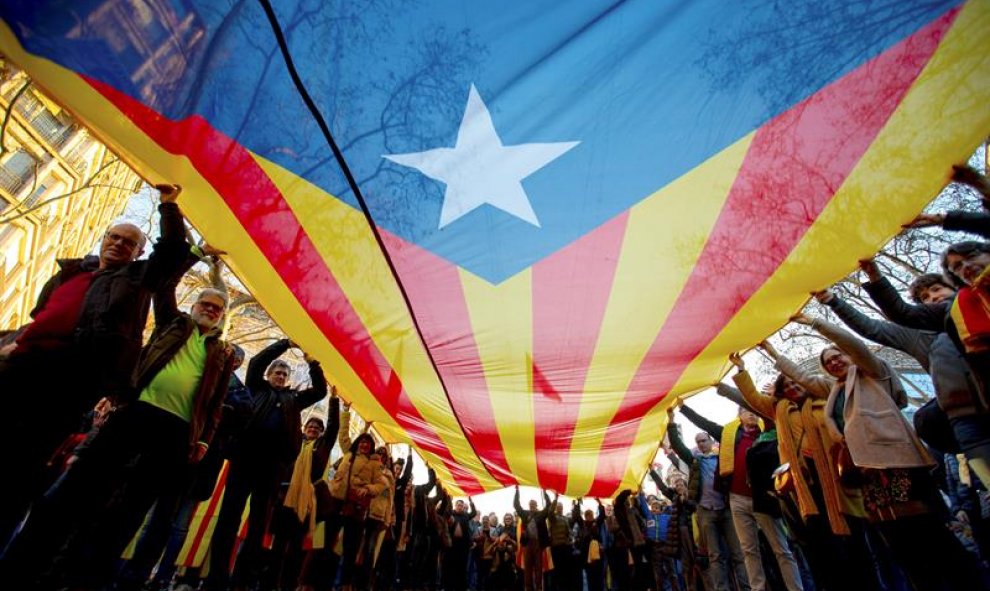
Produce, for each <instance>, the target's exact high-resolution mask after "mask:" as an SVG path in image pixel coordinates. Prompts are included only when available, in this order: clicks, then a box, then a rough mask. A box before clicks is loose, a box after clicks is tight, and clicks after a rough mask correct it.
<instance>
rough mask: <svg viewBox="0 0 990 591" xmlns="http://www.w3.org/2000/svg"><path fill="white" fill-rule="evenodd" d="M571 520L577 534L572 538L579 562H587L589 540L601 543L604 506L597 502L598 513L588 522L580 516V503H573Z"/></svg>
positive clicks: (589, 546)
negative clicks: (578, 553)
mask: <svg viewBox="0 0 990 591" xmlns="http://www.w3.org/2000/svg"><path fill="white" fill-rule="evenodd" d="M571 521H573V522H574V523H575V530H576V532H577V534H576V535H575V538H574V547H575V548H577V549H578V551H579V552H580V555H581V564H587V563H588V550H589V549H590V548H591V541H592V540H595V541H597V542H598V543H599V544H601V543H602V525H603V524H604V523H605V507H604V506H603V505H602V504H601V503H598V515H597V516H596V517H595V520H594V521H593V522H591V523H590V524H589V523H587V522H586V521H585V520H584V519H583V518H582V516H581V505H579V504H577V503H575V504H574V508H573V509H571Z"/></svg>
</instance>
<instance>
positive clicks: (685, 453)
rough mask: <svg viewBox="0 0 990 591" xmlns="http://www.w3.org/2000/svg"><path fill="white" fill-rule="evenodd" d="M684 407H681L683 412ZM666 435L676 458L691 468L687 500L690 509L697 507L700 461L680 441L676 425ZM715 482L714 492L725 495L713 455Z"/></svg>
mask: <svg viewBox="0 0 990 591" xmlns="http://www.w3.org/2000/svg"><path fill="white" fill-rule="evenodd" d="M684 408H686V407H681V410H683V409H684ZM667 435H668V437H669V438H670V447H671V448H673V450H674V453H675V454H677V457H679V458H681V459H682V460H684V462H686V463H688V464H689V465H690V466H691V470H690V472H689V475H688V499H689V500H690V501H691V502H692V504H693V505H692V509H693V508H695V507H697V504H698V503H700V502H701V494H702V492H703V491H702V489H701V461H700V460H699V459H698V456H696V455H694V453H693V452H692V451H691V450H690V449H689V448H688V446H686V445H684V441H683V440H682V439H681V433H680V430H679V429H678V428H677V426H676V425H674V424H671V426H670V428H668V429H667ZM713 457H715V461H716V464H715V482H714V484H713V488H714V489H715V492H717V493H721V494H722V495H723V496H724V495H725V491H727V490H729V487H728V486H727V483H726V482H725V480H724V479H723V478H722V477H721V476H720V475H719V473H718V456H717V455H715V456H713Z"/></svg>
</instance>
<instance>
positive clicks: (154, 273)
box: [31, 203, 189, 405]
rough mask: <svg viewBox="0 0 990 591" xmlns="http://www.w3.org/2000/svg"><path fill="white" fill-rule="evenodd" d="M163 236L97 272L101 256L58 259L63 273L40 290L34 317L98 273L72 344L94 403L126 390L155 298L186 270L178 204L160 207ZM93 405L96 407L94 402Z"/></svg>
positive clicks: (183, 238) (186, 253) (183, 228)
mask: <svg viewBox="0 0 990 591" xmlns="http://www.w3.org/2000/svg"><path fill="white" fill-rule="evenodd" d="M158 211H159V212H160V214H161V238H159V240H158V242H157V243H156V244H155V246H154V249H153V250H152V252H151V255H150V256H149V257H148V258H147V259H145V260H140V261H134V262H131V263H128V264H126V265H124V266H122V267H119V268H116V269H107V270H104V271H99V270H98V269H99V257H96V256H87V257H85V258H82V259H62V260H59V261H58V264H59V271H58V272H57V273H56V274H55V275H54V276H52V277H51V278H50V279H49V280H48V281H47V282H46V283H45V285H44V287H43V288H42V289H41V294H40V295H39V296H38V301H37V303H36V304H35V307H34V309H33V310H32V311H31V316H32V317H34V316H36V315H37V314H38V313H39V312H40V311H41V310H42V308H44V307H45V304H47V302H48V298H49V297H51V295H52V292H54V291H55V289H57V288H58V287H59V286H61V285H62V284H63V283H65V282H66V281H68V280H70V279H72V278H73V277H75V276H76V275H78V274H80V273H85V272H95V273H96V274H95V276H94V277H93V280H92V283H90V286H89V289H88V290H87V291H86V296H85V299H84V300H83V305H82V308H81V310H80V313H79V320H78V321H77V322H76V328H75V334H74V340H73V344H74V346H75V347H76V352H77V354H78V355H80V356H81V357H82V358H83V359H85V360H86V361H85V362H84V363H85V365H86V366H87V367H89V368H90V369H91V370H92V372H93V373H94V374H95V375H91V376H89V377H90V379H89V380H87V383H91V384H93V386H94V391H93V392H91V393H90V394H91V396H95V398H94V399H93V401H92V402H93V403H95V402H96V400H97V399H99V397H101V396H109V397H111V398H114V399H116V398H117V397H118V396H120V395H121V394H123V393H125V392H127V390H128V385H129V383H130V378H131V375H132V372H133V371H134V368H135V366H136V365H137V361H138V356H139V355H140V353H141V342H142V336H143V332H144V327H145V324H146V323H147V320H148V311H149V308H150V306H151V296H152V294H154V293H156V292H158V291H160V290H161V289H163V287H164V286H165V285H166V284H168V283H169V282H170V281H171V280H173V278H174V277H175V276H176V274H177V273H179V271H181V270H182V269H183V266H184V265H185V263H186V259H187V257H188V255H189V243H187V242H186V235H185V226H184V225H183V223H182V214H181V212H180V211H179V206H178V205H176V204H175V203H162V204H161V205H159V206H158ZM90 405H92V404H90Z"/></svg>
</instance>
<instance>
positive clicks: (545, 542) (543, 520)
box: [512, 488, 550, 548]
mask: <svg viewBox="0 0 990 591" xmlns="http://www.w3.org/2000/svg"><path fill="white" fill-rule="evenodd" d="M543 502H544V505H543V509H541V510H539V511H528V510H526V509H523V508H522V503H520V502H519V489H518V488H517V489H516V494H515V496H514V497H513V499H512V505H513V507H515V508H516V515H518V516H519V519H520V521H521V522H522V523H521V525H522V532H523V538H524V541H523V543H524V544H525V543H526V542H527V540H526V535H527V534H526V526H528V525H529V522H530V520H532V519H535V520H536V532H537V536H538V537H539V541H540V547H541V548H546V547H547V546H549V545H550V531H549V530H548V529H547V515H548V514H549V513H550V497H549V496H548V495H547V493H545V492H544V493H543Z"/></svg>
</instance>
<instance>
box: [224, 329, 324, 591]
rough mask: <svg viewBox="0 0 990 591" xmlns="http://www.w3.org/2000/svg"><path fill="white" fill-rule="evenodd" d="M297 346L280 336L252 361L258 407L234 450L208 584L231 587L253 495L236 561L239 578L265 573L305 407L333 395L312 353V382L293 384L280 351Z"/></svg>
mask: <svg viewBox="0 0 990 591" xmlns="http://www.w3.org/2000/svg"><path fill="white" fill-rule="evenodd" d="M293 347H295V348H298V346H297V345H296V344H295V343H293V342H292V341H289V340H288V339H283V340H280V341H276V342H275V343H273V344H271V345H269V346H268V347H266V348H265V349H263V350H262V351H261V352H259V353H258V354H257V355H256V356H255V357H254V358H253V359H252V360H251V362H250V363H249V364H248V370H247V387H248V390H250V392H251V395H252V405H253V412H252V416H251V418H250V419H249V421H248V425H247V428H246V429H245V430H244V432H243V433H242V434H241V436H240V438H239V440H238V441H235V442H234V443H233V445H232V446H231V452H230V455H229V456H228V457H229V459H230V471H229V472H228V473H227V484H226V487H225V489H224V496H223V504H222V505H221V506H220V513H219V515H218V516H217V525H216V529H215V530H214V532H213V540H212V543H211V546H210V575H209V577H208V578H207V580H206V586H205V587H204V588H205V589H207V590H226V589H227V587H228V582H229V581H228V579H229V578H230V575H229V572H230V571H229V566H230V558H231V552H232V550H233V547H234V539H235V537H236V535H237V528H238V526H239V525H240V522H241V514H242V513H243V512H244V506H245V504H246V503H247V499H248V496H250V497H251V511H250V513H249V516H248V532H247V538H246V539H245V540H244V543H243V544H241V547H240V551H239V553H238V556H237V563H236V564H235V566H234V583H235V585H242V586H244V585H248V584H250V583H253V582H254V581H255V580H256V579H257V577H258V576H259V572H260V570H261V567H262V565H261V564H260V562H261V549H262V548H261V544H262V536H263V534H264V533H265V526H266V521H267V519H268V516H269V514H270V506H271V504H272V503H273V502H274V500H275V499H276V498H277V494H276V493H277V491H278V486H279V484H280V483H281V482H282V481H283V480H287V479H288V477H289V475H290V474H291V473H292V466H293V464H294V462H295V460H296V457H297V456H298V455H299V450H300V448H301V447H302V440H303V433H302V420H301V418H300V413H301V412H302V411H303V410H304V409H306V408H307V407H309V406H312V405H313V404H316V403H317V402H319V401H320V400H322V399H323V398H325V397H326V395H327V381H326V378H325V377H324V376H323V370H322V369H321V368H320V363H319V362H318V361H316V360H315V359H313V358H312V357H310V356H309V355H304V358H305V360H306V362H307V363H308V364H309V379H310V382H311V384H310V387H309V388H305V389H296V388H292V387H290V386H289V376H290V373H291V372H290V367H289V363H288V362H287V361H285V360H283V359H279V357H281V356H282V355H283V354H284V353H285V352H286V351H288V350H289V349H290V348H293Z"/></svg>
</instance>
